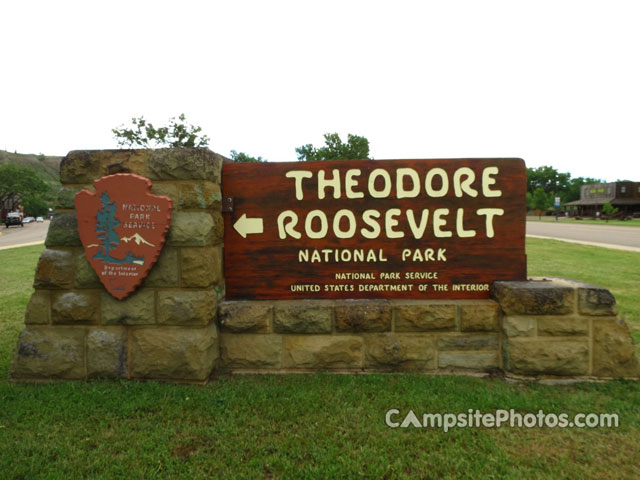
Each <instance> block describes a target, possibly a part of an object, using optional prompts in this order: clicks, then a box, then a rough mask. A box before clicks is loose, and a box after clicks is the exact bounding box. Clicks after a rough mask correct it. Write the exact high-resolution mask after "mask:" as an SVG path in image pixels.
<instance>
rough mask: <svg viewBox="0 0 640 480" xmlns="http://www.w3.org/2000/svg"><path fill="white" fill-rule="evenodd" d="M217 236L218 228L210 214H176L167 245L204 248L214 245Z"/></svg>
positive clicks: (173, 216)
mask: <svg viewBox="0 0 640 480" xmlns="http://www.w3.org/2000/svg"><path fill="white" fill-rule="evenodd" d="M216 236H217V233H216V226H215V224H214V221H213V217H212V216H211V215H210V214H209V213H200V212H174V213H173V214H172V215H171V228H170V229H169V236H168V239H167V245H169V246H173V247H176V246H181V247H204V246H207V245H212V244H213V243H214V239H216ZM220 238H222V237H220Z"/></svg>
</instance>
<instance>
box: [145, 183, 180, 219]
mask: <svg viewBox="0 0 640 480" xmlns="http://www.w3.org/2000/svg"><path fill="white" fill-rule="evenodd" d="M151 193H152V194H154V195H161V196H163V197H169V198H170V199H171V201H172V204H173V211H174V212H175V211H176V210H179V208H180V193H179V190H178V185H176V183H175V182H158V181H155V182H152V185H151Z"/></svg>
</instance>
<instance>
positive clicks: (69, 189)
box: [55, 185, 93, 210]
mask: <svg viewBox="0 0 640 480" xmlns="http://www.w3.org/2000/svg"><path fill="white" fill-rule="evenodd" d="M83 189H86V190H90V191H93V188H92V187H91V186H90V185H67V186H64V187H62V188H60V189H59V190H58V194H57V195H56V204H55V207H56V209H60V208H62V209H69V210H74V209H75V208H76V205H75V203H73V199H74V197H75V196H76V194H77V193H78V192H79V191H80V190H83Z"/></svg>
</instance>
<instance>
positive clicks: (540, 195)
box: [531, 187, 549, 218]
mask: <svg viewBox="0 0 640 480" xmlns="http://www.w3.org/2000/svg"><path fill="white" fill-rule="evenodd" d="M531 204H532V206H533V208H534V209H535V210H536V212H538V217H539V218H541V217H542V212H543V211H545V210H546V209H547V208H548V207H549V197H547V194H546V193H544V190H543V189H542V187H538V188H536V189H535V191H534V192H533V196H532V197H531Z"/></svg>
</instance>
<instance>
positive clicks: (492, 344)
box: [438, 334, 499, 350]
mask: <svg viewBox="0 0 640 480" xmlns="http://www.w3.org/2000/svg"><path fill="white" fill-rule="evenodd" d="M498 345H499V342H498V335H470V334H463V335H440V336H439V337H438V350H497V349H498Z"/></svg>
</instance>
